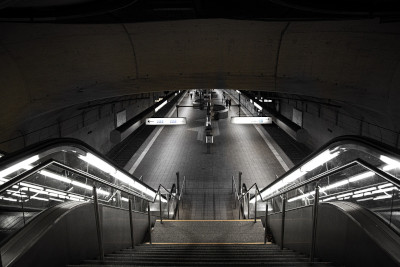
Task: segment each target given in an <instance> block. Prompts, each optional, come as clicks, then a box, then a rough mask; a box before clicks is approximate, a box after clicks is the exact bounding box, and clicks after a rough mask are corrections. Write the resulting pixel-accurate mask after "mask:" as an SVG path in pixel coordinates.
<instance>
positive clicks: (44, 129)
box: [0, 93, 163, 153]
mask: <svg viewBox="0 0 400 267" xmlns="http://www.w3.org/2000/svg"><path fill="white" fill-rule="evenodd" d="M159 96H163V93H155V94H153V93H151V94H149V93H147V94H139V95H133V96H129V97H125V100H124V99H120V100H116V101H113V99H110V100H109V101H107V100H103V103H104V104H102V102H100V103H97V102H93V103H88V104H85V105H76V106H73V107H70V108H65V109H62V110H58V111H56V112H51V113H49V114H45V115H42V116H38V117H36V118H34V119H32V120H30V121H26V122H25V123H24V125H23V126H21V128H20V130H19V135H18V136H16V138H15V139H14V140H11V141H8V142H4V143H2V144H1V145H0V146H1V147H2V149H4V150H6V151H8V152H11V151H14V150H17V149H21V148H23V147H24V146H27V145H30V144H33V143H36V142H39V141H42V140H46V139H49V138H58V137H72V138H76V139H79V140H82V141H84V142H86V143H87V144H89V145H90V146H92V147H94V148H95V149H97V150H98V151H100V152H102V153H106V152H108V151H109V150H110V149H111V148H112V147H113V146H114V145H115V144H113V143H112V142H111V141H110V132H111V131H112V130H114V129H115V128H116V127H117V114H118V113H120V112H123V111H124V112H125V113H126V117H125V118H126V120H129V119H131V118H133V117H134V116H136V115H137V114H139V113H140V112H142V111H143V110H145V109H146V108H148V107H150V106H152V105H153V104H154V98H158V97H159ZM107 102H110V103H109V104H107Z"/></svg>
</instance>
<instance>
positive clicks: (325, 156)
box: [262, 148, 348, 198]
mask: <svg viewBox="0 0 400 267" xmlns="http://www.w3.org/2000/svg"><path fill="white" fill-rule="evenodd" d="M333 151H334V152H333ZM340 153H341V151H340V150H337V148H335V149H333V150H326V151H324V152H322V153H320V154H319V155H318V156H316V157H315V158H313V159H312V160H311V161H309V162H307V163H306V164H304V165H303V166H301V167H300V168H298V169H297V170H295V171H294V172H292V173H291V174H289V175H288V176H286V177H285V178H283V179H282V180H281V181H279V182H277V183H276V184H274V185H273V186H272V187H270V188H268V189H267V190H265V192H264V193H263V195H262V196H263V198H264V197H267V196H269V195H271V194H273V193H274V192H276V191H278V190H279V189H281V188H283V187H285V186H287V185H288V184H290V183H292V182H293V181H295V180H296V179H298V178H300V177H302V176H303V175H305V174H307V173H308V172H310V171H312V170H314V169H315V168H317V167H318V166H321V165H322V164H324V163H326V162H328V161H330V160H332V159H334V158H335V157H337V156H338V155H339V154H340ZM340 183H341V182H339V184H337V185H335V184H333V185H330V186H328V187H327V188H325V190H329V189H331V188H334V187H338V186H340V185H343V184H340ZM347 183H348V181H347V180H346V182H345V183H344V184H347ZM322 191H324V189H322Z"/></svg>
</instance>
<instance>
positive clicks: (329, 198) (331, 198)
mask: <svg viewBox="0 0 400 267" xmlns="http://www.w3.org/2000/svg"><path fill="white" fill-rule="evenodd" d="M333 199H336V197H328V198H324V199H323V200H322V201H324V202H326V201H329V200H333Z"/></svg>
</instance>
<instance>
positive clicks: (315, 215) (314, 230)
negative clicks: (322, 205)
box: [310, 182, 319, 262]
mask: <svg viewBox="0 0 400 267" xmlns="http://www.w3.org/2000/svg"><path fill="white" fill-rule="evenodd" d="M318 202H319V182H317V184H316V186H315V195H314V205H313V226H312V237H311V251H310V262H314V256H315V245H316V239H317V220H318Z"/></svg>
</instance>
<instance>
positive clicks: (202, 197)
mask: <svg viewBox="0 0 400 267" xmlns="http://www.w3.org/2000/svg"><path fill="white" fill-rule="evenodd" d="M217 93H218V99H214V100H213V101H214V102H215V103H217V104H222V92H221V91H218V92H217ZM193 100H194V99H190V96H189V94H186V95H185V96H184V98H183V100H182V102H181V103H180V105H191V104H192V101H193ZM232 104H234V103H233V102H232ZM237 114H238V108H237V107H236V106H232V107H231V108H230V111H229V117H228V119H222V120H218V121H213V122H212V126H213V134H214V144H212V147H211V153H210V154H208V153H207V145H206V143H205V141H204V139H205V138H204V135H205V133H204V125H205V119H206V110H199V109H193V108H179V116H180V117H186V118H187V125H184V126H166V127H163V128H162V130H161V129H158V130H157V129H156V130H155V133H154V134H152V135H151V136H150V137H149V139H152V140H150V141H148V142H146V143H145V144H143V146H144V147H143V148H142V149H139V150H138V151H137V153H136V154H135V155H134V156H133V158H134V159H136V160H135V163H136V165H135V167H134V168H130V169H131V173H132V171H133V174H134V175H135V176H138V177H139V176H143V180H144V182H146V183H147V184H149V185H150V186H152V187H154V188H157V187H158V185H159V184H163V185H164V186H166V187H167V188H170V187H171V186H172V184H173V183H175V182H176V172H178V171H179V173H180V179H181V181H182V179H183V177H184V176H185V177H186V189H187V190H186V192H185V204H184V211H183V213H182V212H181V219H235V218H237V212H234V211H233V201H232V194H231V190H232V176H235V178H236V179H237V178H238V173H239V171H241V172H242V173H243V176H242V181H243V182H244V183H246V185H247V186H251V185H252V184H253V183H257V185H258V186H259V187H260V188H263V187H265V186H266V185H268V184H269V183H271V182H272V181H274V180H275V179H276V177H277V176H280V175H282V174H283V173H284V172H285V171H284V169H283V167H282V165H281V163H280V162H279V161H278V160H277V158H276V157H275V156H274V154H273V153H272V152H271V149H270V148H269V147H268V145H267V144H266V142H265V140H264V139H263V138H262V137H261V135H260V133H259V132H258V131H257V130H256V128H255V127H254V126H253V125H235V124H231V123H230V117H231V116H237ZM172 116H176V111H175V112H173V115H172ZM159 130H161V131H159ZM150 144H152V145H151V146H150ZM138 163H139V164H138ZM128 169H129V168H128Z"/></svg>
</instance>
